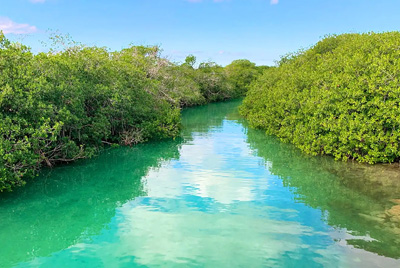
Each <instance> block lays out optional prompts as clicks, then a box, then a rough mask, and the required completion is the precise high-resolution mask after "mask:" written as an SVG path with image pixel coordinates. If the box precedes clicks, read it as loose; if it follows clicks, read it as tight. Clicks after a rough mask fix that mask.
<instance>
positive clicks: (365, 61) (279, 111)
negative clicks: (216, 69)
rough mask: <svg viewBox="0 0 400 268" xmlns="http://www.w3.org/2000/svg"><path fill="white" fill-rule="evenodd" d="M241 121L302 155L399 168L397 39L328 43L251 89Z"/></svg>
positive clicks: (367, 37) (355, 37) (364, 37)
mask: <svg viewBox="0 0 400 268" xmlns="http://www.w3.org/2000/svg"><path fill="white" fill-rule="evenodd" d="M241 113H242V114H243V115H244V116H246V117H247V118H248V119H249V121H250V123H251V124H252V125H253V126H254V127H257V128H262V129H265V130H266V131H267V133H268V134H273V135H276V136H278V137H279V138H280V139H282V140H283V141H286V142H291V143H293V144H294V145H296V146H297V147H298V148H300V149H301V150H302V151H304V152H306V153H309V154H313V155H317V154H327V155H333V156H334V157H335V158H336V159H343V160H347V159H355V160H357V161H360V162H367V163H378V162H394V161H399V160H400V148H399V145H400V33H399V32H387V33H367V34H343V35H338V36H336V35H334V36H328V37H326V38H325V39H323V40H322V41H320V42H318V43H317V44H316V45H315V46H313V47H311V48H310V49H308V50H305V51H304V50H303V51H299V52H298V53H295V54H292V55H289V56H286V57H283V58H282V59H281V61H280V62H279V63H278V66H277V68H270V69H268V70H266V71H265V72H264V74H263V75H262V76H260V78H259V79H258V80H257V81H256V82H254V83H253V84H252V85H251V87H250V90H249V92H248V95H247V97H246V98H245V100H244V104H243V106H242V107H241Z"/></svg>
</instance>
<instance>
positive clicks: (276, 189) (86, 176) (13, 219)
mask: <svg viewBox="0 0 400 268" xmlns="http://www.w3.org/2000/svg"><path fill="white" fill-rule="evenodd" d="M238 104H239V102H228V103H220V104H212V105H207V106H204V107H198V108H193V109H188V110H186V111H184V114H183V125H184V130H183V131H182V137H181V138H179V139H176V140H174V141H164V142H157V143H150V144H146V145H141V146H137V147H133V148H120V149H116V150H115V149H113V150H109V151H107V152H106V153H104V154H102V155H101V156H100V157H98V158H96V159H92V160H88V161H82V162H79V163H77V164H74V165H71V166H65V167H62V168H56V169H54V170H53V171H52V172H48V173H46V174H43V175H42V176H41V177H40V178H38V180H37V181H36V182H35V183H32V184H29V185H28V186H27V187H25V188H23V189H20V190H19V191H17V192H16V193H14V194H9V195H3V196H2V197H1V200H0V217H1V218H0V219H1V221H0V241H9V243H7V244H6V245H4V246H3V245H2V246H1V250H0V266H1V267H3V266H4V267H12V266H17V267H141V266H142V267H157V266H162V267H169V266H171V267H176V266H184V267H186V266H202V267H244V266H246V267H399V265H400V262H399V260H397V259H396V258H399V257H400V256H399V251H398V248H399V246H400V244H399V243H400V242H399V238H400V234H399V232H398V230H399V228H398V227H399V225H398V222H397V221H396V219H397V218H396V217H397V216H396V215H399V214H396V213H397V210H396V209H397V207H396V206H397V205H399V204H396V202H397V201H396V200H398V199H399V198H400V197H399V193H400V183H399V179H398V178H399V176H398V175H397V174H399V172H397V169H396V168H394V167H392V168H387V167H381V166H378V167H369V166H364V165H358V164H351V163H350V164H344V163H341V162H334V161H332V160H331V159H330V158H321V157H318V158H315V157H307V156H304V155H302V154H301V153H299V152H298V151H297V150H296V149H294V148H293V147H292V146H290V145H286V144H281V143H279V142H278V141H277V140H276V139H274V138H271V137H268V136H266V135H264V133H263V132H262V131H258V130H252V129H248V128H247V126H246V123H245V122H244V121H243V120H242V119H241V118H240V117H239V116H238V114H237V112H236V107H237V106H238ZM378 254H379V255H378Z"/></svg>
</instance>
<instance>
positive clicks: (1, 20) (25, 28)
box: [0, 17, 37, 34]
mask: <svg viewBox="0 0 400 268" xmlns="http://www.w3.org/2000/svg"><path fill="white" fill-rule="evenodd" d="M0 31H3V33H4V34H29V33H34V32H36V31H37V28H36V26H32V25H29V24H26V23H16V22H14V21H12V20H11V19H9V18H7V17H0Z"/></svg>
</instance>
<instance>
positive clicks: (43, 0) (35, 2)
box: [29, 0, 46, 4]
mask: <svg viewBox="0 0 400 268" xmlns="http://www.w3.org/2000/svg"><path fill="white" fill-rule="evenodd" d="M29 1H30V2H32V3H34V4H37V3H44V2H46V0H29Z"/></svg>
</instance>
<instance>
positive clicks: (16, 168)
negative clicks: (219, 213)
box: [0, 33, 259, 192]
mask: <svg viewBox="0 0 400 268" xmlns="http://www.w3.org/2000/svg"><path fill="white" fill-rule="evenodd" d="M55 38H56V39H55V40H56V41H57V38H60V39H61V40H60V42H63V43H62V44H64V42H65V40H64V39H62V37H59V36H56V37H55ZM0 72H1V73H0V75H1V78H0V90H1V91H0V121H1V125H0V192H3V191H10V190H12V189H13V188H15V187H18V186H22V185H24V184H25V180H26V179H27V178H31V177H34V176H36V175H37V173H38V171H39V170H40V169H41V167H42V166H44V165H46V166H49V167H52V166H54V165H57V164H61V163H69V162H73V161H75V160H78V159H83V158H90V157H92V156H93V155H95V154H97V153H98V151H99V150H100V149H101V148H103V147H104V146H105V145H107V146H108V145H136V144H138V143H143V142H146V141H148V140H160V139H163V138H168V137H175V136H176V135H178V133H179V130H180V110H181V108H182V107H189V106H194V105H202V104H205V103H210V102H216V101H223V100H227V99H231V98H237V97H239V96H242V95H243V94H244V93H245V91H246V89H247V88H246V84H248V83H250V82H251V81H253V80H254V79H255V77H256V76H257V75H258V74H259V68H258V67H256V66H255V64H253V63H251V62H249V61H247V60H238V61H234V62H232V64H230V65H228V66H226V67H222V66H219V65H217V64H215V63H213V62H205V63H200V64H199V65H198V67H196V58H195V57H194V56H190V55H189V56H188V57H187V58H186V61H185V62H184V63H182V64H176V63H172V62H170V61H168V60H167V59H165V58H163V57H162V56H161V54H160V48H158V47H145V46H132V47H129V48H126V49H123V50H121V51H115V52H111V51H109V50H108V49H107V48H103V47H102V48H100V47H87V46H84V45H79V44H75V45H74V46H71V47H66V48H64V49H63V50H61V51H55V50H50V51H49V52H47V53H39V54H36V55H35V54H33V53H32V52H31V50H30V48H29V47H26V46H24V45H22V44H19V43H12V42H10V41H9V40H7V39H6V38H5V36H4V35H3V34H1V33H0Z"/></svg>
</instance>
